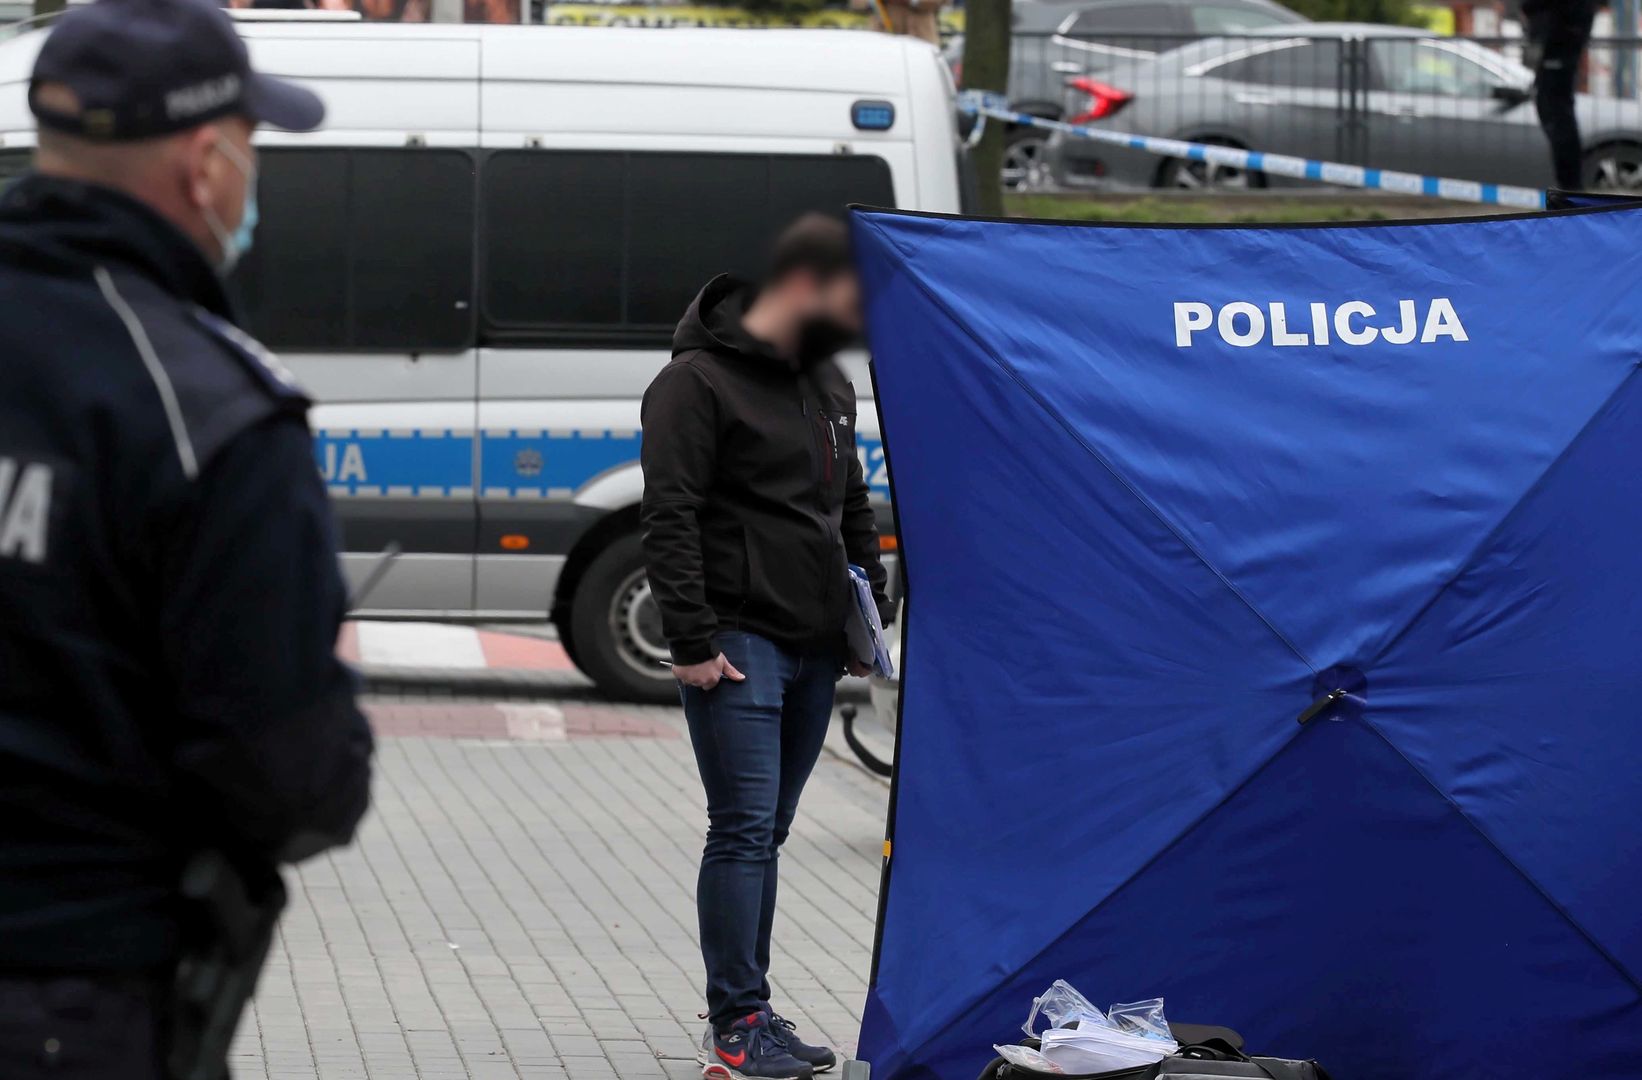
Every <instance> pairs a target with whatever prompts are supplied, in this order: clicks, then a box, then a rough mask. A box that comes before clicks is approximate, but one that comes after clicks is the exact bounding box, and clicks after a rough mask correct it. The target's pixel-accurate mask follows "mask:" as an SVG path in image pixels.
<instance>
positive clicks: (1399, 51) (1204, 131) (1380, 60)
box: [1048, 23, 1642, 190]
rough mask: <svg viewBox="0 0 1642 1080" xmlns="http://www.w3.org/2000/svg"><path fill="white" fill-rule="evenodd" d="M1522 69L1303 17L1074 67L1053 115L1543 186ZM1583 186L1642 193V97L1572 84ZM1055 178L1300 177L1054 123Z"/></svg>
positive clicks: (1446, 41)
mask: <svg viewBox="0 0 1642 1080" xmlns="http://www.w3.org/2000/svg"><path fill="white" fill-rule="evenodd" d="M1532 83H1533V74H1532V73H1531V72H1530V71H1529V70H1528V69H1527V68H1524V67H1523V66H1521V65H1520V64H1518V63H1516V62H1515V61H1514V60H1512V59H1510V58H1509V57H1507V56H1505V55H1503V54H1502V53H1500V52H1497V51H1495V50H1493V49H1490V48H1488V47H1486V46H1484V45H1481V44H1479V43H1476V42H1472V41H1465V40H1462V39H1457V38H1434V37H1431V36H1430V35H1429V34H1426V33H1423V32H1421V31H1417V30H1404V29H1398V28H1394V27H1386V26H1378V25H1364V24H1340V23H1335V24H1325V23H1309V24H1305V25H1301V26H1289V27H1283V28H1279V29H1275V30H1270V31H1258V32H1256V34H1255V35H1253V36H1251V37H1240V38H1231V37H1225V38H1216V39H1210V40H1205V41H1200V42H1197V43H1195V44H1192V45H1187V46H1184V47H1182V48H1179V49H1175V50H1173V51H1171V52H1168V53H1165V54H1162V55H1160V56H1157V57H1153V58H1149V59H1133V60H1128V61H1125V62H1123V63H1122V64H1117V65H1112V66H1109V67H1108V68H1107V69H1106V70H1104V71H1102V72H1101V73H1100V75H1099V77H1098V78H1094V77H1077V78H1074V80H1073V83H1072V85H1071V87H1070V90H1069V97H1068V104H1067V106H1066V113H1067V118H1068V119H1070V120H1073V121H1076V122H1080V123H1086V124H1090V125H1094V126H1097V127H1102V126H1104V127H1110V128H1113V129H1116V130H1122V131H1127V132H1132V133H1135V134H1142V135H1157V136H1165V137H1169V138H1177V139H1188V140H1192V141H1196V142H1204V143H1211V144H1216V145H1226V146H1237V147H1243V148H1246V149H1250V150H1260V151H1264V152H1267V153H1275V154H1287V155H1292V156H1295V157H1305V158H1318V159H1323V160H1334V161H1346V162H1349V163H1356V164H1363V165H1367V166H1371V167H1374V168H1379V169H1395V170H1399V171H1402V172H1411V173H1423V174H1427V175H1437V176H1447V177H1454V178H1457V179H1462V180H1476V181H1481V182H1485V183H1500V184H1515V185H1520V186H1524V187H1544V186H1545V185H1547V184H1549V183H1550V182H1551V180H1552V175H1551V165H1550V152H1549V150H1548V148H1547V145H1546V141H1545V136H1544V134H1543V133H1542V132H1541V131H1540V128H1539V123H1538V120H1537V118H1536V116H1535V113H1534V107H1533V104H1532V102H1531V100H1530V89H1529V88H1530V86H1531V85H1532ZM1575 111H1576V112H1577V114H1578V117H1579V126H1580V132H1581V136H1582V138H1583V140H1584V143H1585V146H1586V160H1585V170H1586V178H1587V186H1591V187H1603V188H1610V189H1619V190H1642V105H1638V104H1637V103H1635V102H1631V101H1621V100H1618V99H1613V98H1599V97H1594V96H1592V95H1589V94H1579V95H1578V96H1577V98H1576V100H1575ZM1048 158H1049V167H1050V173H1051V175H1052V177H1053V180H1054V182H1055V183H1057V184H1059V185H1061V186H1064V187H1068V188H1113V189H1124V188H1130V189H1132V188H1144V187H1183V188H1200V187H1219V188H1242V187H1264V186H1266V185H1268V184H1274V185H1275V184H1284V185H1291V184H1304V183H1305V181H1301V180H1289V179H1285V178H1281V177H1272V176H1267V175H1264V174H1261V173H1249V172H1244V171H1242V170H1239V169H1233V168H1228V167H1226V166H1223V165H1215V164H1209V163H1205V162H1188V161H1184V160H1181V159H1177V158H1163V157H1158V156H1156V155H1153V154H1150V153H1147V152H1145V151H1142V150H1133V149H1129V148H1127V147H1114V146H1108V145H1106V144H1103V143H1097V142H1092V141H1089V140H1085V139H1077V138H1070V137H1066V136H1062V135H1056V136H1055V137H1054V138H1052V139H1051V140H1050V141H1049V144H1048Z"/></svg>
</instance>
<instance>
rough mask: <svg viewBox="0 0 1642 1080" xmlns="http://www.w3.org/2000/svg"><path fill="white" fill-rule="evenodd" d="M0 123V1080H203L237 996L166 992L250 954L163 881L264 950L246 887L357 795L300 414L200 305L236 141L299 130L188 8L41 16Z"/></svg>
mask: <svg viewBox="0 0 1642 1080" xmlns="http://www.w3.org/2000/svg"><path fill="white" fill-rule="evenodd" d="M29 104H30V107H31V109H32V110H33V112H34V115H35V117H36V119H37V121H38V126H39V141H38V149H37V153H36V158H35V172H33V173H32V174H30V175H29V176H26V177H24V178H23V179H21V180H19V181H18V182H17V183H16V184H14V185H13V186H12V187H10V188H9V189H8V190H7V191H6V193H5V195H4V196H3V197H0V302H3V304H4V309H5V311H6V312H7V313H8V317H7V318H5V319H4V320H0V1076H4V1077H5V1078H6V1080H35V1078H40V1080H44V1078H47V1077H50V1078H53V1080H69V1078H72V1080H160V1078H161V1077H162V1076H170V1075H172V1073H171V1072H168V1071H167V1057H168V1056H170V1057H172V1058H173V1059H174V1060H173V1061H172V1063H171V1066H170V1067H171V1069H173V1070H175V1074H176V1075H182V1074H183V1070H185V1069H197V1070H199V1071H198V1072H197V1073H196V1072H189V1073H188V1075H201V1076H204V1075H223V1076H225V1075H226V1072H227V1064H226V1061H225V1060H223V1059H222V1056H221V1055H222V1053H224V1052H225V1050H226V1046H225V1045H224V1040H225V1037H226V1034H227V1033H229V1032H231V1031H232V1027H233V1021H234V1019H235V1018H236V1016H235V1009H234V1006H237V1005H238V1004H239V1003H240V1001H239V999H238V998H237V997H235V996H234V995H232V994H228V993H216V992H208V993H205V994H198V993H196V992H194V991H193V988H197V987H199V986H200V985H201V983H200V981H199V980H200V979H201V978H203V977H204V976H209V975H212V974H219V975H220V974H224V973H225V972H226V973H231V974H236V975H240V976H244V975H247V974H249V975H253V976H254V968H255V966H256V964H257V963H258V962H260V959H261V958H260V955H258V954H256V950H255V949H254V948H250V949H243V948H242V949H240V950H238V951H237V952H235V951H234V950H233V949H232V948H231V947H230V946H229V945H228V944H227V942H228V940H229V939H228V938H227V937H226V936H225V935H221V934H216V933H213V932H212V930H211V928H210V925H209V923H210V920H209V919H208V918H207V917H206V913H207V907H206V906H205V905H204V904H202V905H201V906H200V907H198V908H196V907H194V906H192V902H190V901H189V900H188V899H187V898H186V896H185V889H184V884H183V883H184V875H185V871H186V872H187V873H188V874H189V878H188V880H189V881H190V882H191V883H195V884H202V885H208V884H210V883H212V882H215V883H218V884H223V883H231V884H235V885H240V886H244V887H246V888H247V889H249V890H251V892H252V895H251V897H250V899H251V901H252V905H254V906H255V910H256V912H257V914H258V915H259V917H260V916H265V918H264V919H262V921H259V922H258V923H257V924H256V925H257V933H256V934H253V935H252V936H253V937H258V936H264V935H265V934H266V933H267V930H268V928H269V927H270V926H271V921H272V917H273V913H277V910H278V906H279V903H280V902H281V900H282V896H283V894H282V891H281V890H280V889H279V886H278V884H277V880H278V879H277V876H276V875H275V872H274V869H273V868H274V867H275V865H276V864H277V863H278V862H280V861H293V860H297V859H303V858H306V857H308V856H310V855H313V854H314V853H316V852H318V851H322V850H324V849H325V848H327V847H330V846H332V845H334V844H340V843H345V842H346V841H347V840H348V839H349V837H350V836H351V835H352V833H353V830H354V827H355V825H356V824H357V822H358V821H359V819H360V817H361V815H362V814H363V813H364V811H365V806H366V802H367V799H368V794H369V792H368V787H369V779H370V753H371V738H370V734H369V731H368V730H367V728H366V726H365V723H364V721H363V719H362V717H361V715H360V713H359V710H358V709H357V707H356V706H355V702H354V694H353V684H352V679H351V676H350V675H349V673H348V672H347V671H346V670H345V669H344V668H343V667H342V665H340V664H339V663H338V662H337V660H336V659H335V656H334V653H333V646H334V642H335V638H336V632H337V627H338V625H339V623H340V620H341V618H342V615H343V613H344V607H345V604H346V599H345V596H344V592H343V587H342V583H341V581H340V578H339V576H338V570H337V563H336V557H335V554H334V552H335V545H334V538H333V528H332V522H331V517H330V512H329V509H328V507H327V504H326V498H325V493H324V491H323V489H322V487H321V486H320V482H319V479H318V474H317V470H316V469H315V467H314V458H313V449H312V442H311V439H310V435H309V432H308V427H307V422H306V418H305V412H306V408H307V405H308V402H307V399H306V398H304V397H303V395H302V392H301V391H300V390H299V389H298V388H297V387H296V386H295V384H294V383H293V382H292V381H291V378H290V376H289V375H288V374H287V373H286V372H285V370H284V368H282V367H281V366H280V365H279V362H278V361H277V360H275V359H274V358H273V357H272V356H270V355H269V354H268V353H267V352H266V351H265V350H264V349H263V348H262V347H261V346H260V345H258V344H257V343H256V342H255V341H254V340H252V339H251V338H250V337H248V336H247V335H246V334H244V333H243V332H242V331H240V330H239V329H238V328H237V327H236V326H235V324H234V312H233V310H232V308H231V306H230V304H229V301H228V298H227V295H226V293H225V291H224V288H223V281H222V279H223V276H224V275H226V274H227V273H228V272H229V270H230V269H231V268H232V267H233V266H234V264H235V262H236V261H237V260H238V259H239V258H240V256H241V255H243V254H244V253H245V251H246V249H247V247H249V245H250V242H251V231H252V228H253V226H254V225H255V224H256V152H255V151H254V150H253V149H252V147H251V132H252V129H253V128H254V127H255V126H256V125H257V124H258V123H269V124H274V125H277V126H279V127H282V128H286V129H290V130H297V131H306V130H309V129H311V128H314V127H316V126H318V124H319V123H320V120H321V119H322V117H323V114H324V109H323V106H322V105H321V104H320V102H319V99H318V98H316V97H315V96H314V95H313V94H311V93H309V92H308V91H306V90H303V89H299V88H298V87H296V86H293V85H289V84H286V83H283V82H279V81H276V80H274V79H270V78H268V77H267V76H264V75H259V74H257V73H255V72H253V71H252V70H251V68H250V65H249V62H248V59H247V55H246V50H245V46H244V45H243V44H242V43H241V42H240V40H239V38H238V36H237V35H236V34H235V32H234V28H233V26H232V24H231V23H230V21H229V19H228V17H227V15H225V14H223V13H222V12H221V11H220V10H218V9H217V8H216V7H215V6H213V5H212V4H211V3H210V2H209V0H99V2H98V3H95V4H92V5H90V6H86V7H78V8H75V9H73V10H71V11H69V12H68V13H67V14H66V15H65V16H63V17H62V19H61V20H60V21H59V22H58V23H57V24H56V27H55V29H53V30H52V31H51V33H50V36H49V37H48V38H47V39H46V41H45V43H44V45H43V47H42V48H41V50H40V53H39V56H38V59H37V61H36V64H35V68H34V74H33V79H32V81H31V83H30V86H29ZM223 867H230V868H232V869H230V870H229V871H227V872H226V873H225V872H223V869H222V868H223ZM201 868H204V869H205V870H207V871H208V873H207V874H205V875H204V876H201V874H199V873H198V872H197V871H199V870H200V869H201ZM229 892H232V890H229ZM228 895H229V894H228V893H224V892H217V893H214V894H213V899H216V900H218V901H220V902H219V903H217V904H216V905H215V906H212V907H210V908H209V911H212V912H218V913H220V912H224V911H238V912H244V911H246V910H247V906H246V905H235V904H232V903H230V902H229V900H228ZM239 928H240V929H245V928H246V927H245V925H244V924H241V925H240V927H239ZM230 953H233V954H234V955H235V956H236V957H238V958H243V959H244V960H246V961H247V962H245V963H243V964H241V965H240V966H238V967H234V968H224V967H219V966H213V964H212V959H211V958H213V957H217V958H220V957H224V956H227V955H229V954H230ZM247 969H249V970H247ZM182 972H187V973H189V974H190V976H191V977H190V978H189V979H181V978H179V974H180V973H182ZM225 1002H227V1003H228V1004H229V1005H230V1008H229V1009H228V1010H227V1011H226V1015H225V1016H224V1015H219V1016H218V1017H216V1019H217V1021H219V1023H218V1024H217V1026H216V1027H215V1028H212V1029H210V1030H206V1029H205V1028H204V1026H203V1025H201V1024H199V1023H198V1021H199V1020H200V1019H201V1018H202V1015H203V1014H202V1012H201V1010H208V1009H211V1008H215V1007H220V1006H221V1005H222V1004H223V1003H225ZM223 1028H226V1031H224V1030H223Z"/></svg>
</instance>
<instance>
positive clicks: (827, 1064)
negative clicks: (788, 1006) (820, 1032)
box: [770, 1013, 838, 1073]
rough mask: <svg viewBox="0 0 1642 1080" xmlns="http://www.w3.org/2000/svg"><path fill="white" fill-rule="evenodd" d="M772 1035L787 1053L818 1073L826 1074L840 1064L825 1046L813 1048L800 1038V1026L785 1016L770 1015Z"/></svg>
mask: <svg viewBox="0 0 1642 1080" xmlns="http://www.w3.org/2000/svg"><path fill="white" fill-rule="evenodd" d="M770 1035H771V1036H772V1037H773V1038H774V1039H775V1041H776V1043H777V1044H779V1045H780V1046H781V1048H782V1049H783V1050H785V1051H787V1053H789V1054H791V1055H792V1056H793V1057H795V1058H797V1059H798V1060H799V1061H802V1062H803V1063H804V1064H806V1065H808V1066H809V1067H810V1068H812V1069H814V1070H815V1071H816V1072H818V1073H824V1072H826V1071H827V1070H828V1069H830V1068H832V1067H833V1066H834V1065H836V1064H838V1058H837V1056H836V1055H834V1054H833V1052H832V1051H831V1050H829V1049H827V1048H826V1047H825V1046H811V1045H810V1044H809V1043H807V1042H805V1041H804V1040H803V1039H800V1038H799V1037H798V1025H797V1024H795V1023H793V1022H792V1021H791V1020H788V1019H787V1018H786V1017H785V1016H777V1015H776V1014H775V1013H771V1014H770Z"/></svg>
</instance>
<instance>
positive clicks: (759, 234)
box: [480, 150, 894, 344]
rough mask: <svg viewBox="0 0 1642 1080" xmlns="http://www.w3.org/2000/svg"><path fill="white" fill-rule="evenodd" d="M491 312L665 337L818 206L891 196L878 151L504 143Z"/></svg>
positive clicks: (617, 337)
mask: <svg viewBox="0 0 1642 1080" xmlns="http://www.w3.org/2000/svg"><path fill="white" fill-rule="evenodd" d="M480 186H481V202H482V205H483V215H482V216H483V223H484V224H483V233H484V237H483V245H482V255H481V263H482V265H483V279H482V280H483V285H482V290H483V305H482V307H483V322H484V325H485V327H486V328H487V332H488V333H489V334H492V335H494V336H496V337H498V338H501V339H505V340H512V341H518V340H536V339H539V340H543V341H551V342H554V343H560V344H563V343H569V342H572V341H578V340H580V341H583V342H586V343H590V344H592V343H600V342H602V343H607V344H613V343H623V344H628V343H631V344H650V343H654V342H657V341H661V340H665V339H666V336H667V335H668V334H670V333H671V331H672V328H673V326H674V325H675V324H676V323H677V322H678V319H679V316H681V315H682V314H683V313H684V308H685V306H686V305H687V304H688V303H689V302H690V298H691V297H693V296H694V295H695V294H696V292H697V291H698V290H699V289H700V288H701V286H702V285H703V284H705V283H706V282H707V280H708V279H709V278H711V277H712V276H713V275H715V274H719V273H723V272H724V271H727V270H728V271H736V272H740V273H743V274H756V273H757V272H758V270H759V268H760V266H761V265H762V262H763V259H764V258H765V256H766V255H767V253H768V250H769V244H770V241H771V240H772V239H773V238H774V236H775V234H776V233H777V232H779V231H780V229H781V228H782V227H783V226H785V225H786V224H787V223H788V222H790V221H791V220H792V219H793V218H795V217H797V216H798V215H799V214H801V213H804V212H805V211H809V210H820V211H823V212H826V213H832V214H842V213H843V211H844V207H845V206H847V205H848V204H849V203H852V202H861V203H870V204H872V205H876V206H892V205H894V190H893V185H892V183H891V180H890V172H889V166H888V164H887V163H885V162H884V160H883V159H882V158H878V157H873V156H869V155H849V156H845V155H838V156H831V155H771V154H699V153H636V152H634V153H630V152H625V151H598V150H587V151H582V150H573V151H561V150H502V151H497V152H495V153H493V154H491V155H489V156H488V157H487V158H486V160H485V162H484V167H483V171H482V178H481V185H480Z"/></svg>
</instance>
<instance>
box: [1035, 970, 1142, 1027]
mask: <svg viewBox="0 0 1642 1080" xmlns="http://www.w3.org/2000/svg"><path fill="white" fill-rule="evenodd" d="M1159 1004H1161V1002H1160V1003H1159ZM1039 1013H1042V1014H1043V1017H1044V1019H1045V1020H1048V1021H1049V1027H1051V1028H1063V1027H1071V1026H1072V1025H1073V1024H1076V1025H1077V1026H1078V1027H1103V1028H1113V1027H1114V1025H1113V1024H1112V1022H1111V1021H1110V1020H1108V1019H1106V1014H1105V1013H1103V1012H1101V1011H1100V1010H1099V1009H1097V1008H1095V1006H1094V1004H1093V1003H1091V1002H1090V1000H1089V999H1088V998H1086V997H1084V996H1083V995H1082V994H1080V993H1078V992H1077V990H1076V989H1074V988H1073V986H1072V984H1071V983H1069V982H1067V981H1066V980H1065V979H1056V980H1055V982H1054V985H1053V986H1051V987H1050V988H1049V989H1047V990H1045V991H1044V992H1043V993H1042V994H1041V995H1040V996H1038V997H1035V998H1033V999H1032V1012H1031V1013H1030V1014H1028V1015H1027V1017H1026V1023H1024V1024H1022V1025H1021V1030H1022V1031H1024V1032H1026V1033H1027V1034H1028V1035H1032V1036H1036V1035H1037V1034H1038V1033H1037V1032H1036V1031H1034V1030H1033V1027H1032V1025H1033V1024H1035V1023H1036V1022H1037V1019H1038V1014H1039Z"/></svg>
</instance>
